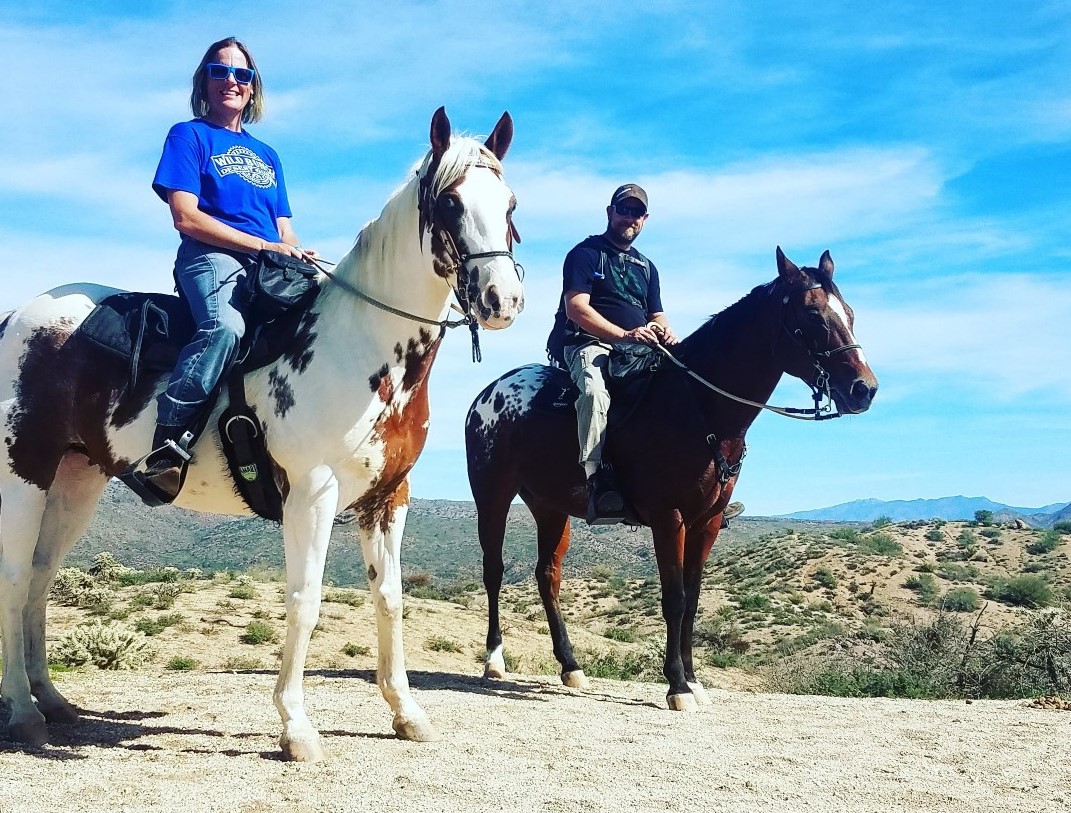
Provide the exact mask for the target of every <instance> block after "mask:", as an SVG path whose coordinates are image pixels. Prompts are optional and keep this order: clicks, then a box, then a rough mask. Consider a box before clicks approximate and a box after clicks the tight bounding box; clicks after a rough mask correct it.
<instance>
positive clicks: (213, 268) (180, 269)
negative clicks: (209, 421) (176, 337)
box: [156, 237, 249, 428]
mask: <svg viewBox="0 0 1071 813" xmlns="http://www.w3.org/2000/svg"><path fill="white" fill-rule="evenodd" d="M248 259H249V258H248V257H247V256H246V255H243V254H239V253H236V252H229V251H224V250H223V249H220V248H216V247H215V246H210V245H208V244H207V243H202V242H199V241H197V240H191V239H190V238H188V237H187V238H184V239H183V240H182V244H181V245H180V246H179V251H178V257H177V258H176V259H175V282H176V284H177V285H178V288H179V290H180V291H181V292H182V294H183V295H184V296H185V297H186V301H187V302H188V303H189V306H190V313H191V314H192V315H193V323H194V326H195V328H196V331H195V332H194V334H193V339H192V340H191V341H190V343H189V344H187V345H186V346H185V347H184V348H183V350H182V352H181V353H180V354H179V357H178V361H177V362H176V363H175V370H174V372H173V373H172V374H171V381H170V383H169V384H168V385H167V389H166V390H165V391H164V392H163V393H161V394H160V396H159V397H158V398H157V399H156V402H157V405H158V407H159V412H158V415H157V423H158V424H159V425H160V426H162V427H163V426H166V427H176V428H179V427H186V426H187V425H189V424H190V423H191V422H192V421H193V420H194V419H195V418H196V417H197V416H198V414H199V413H200V411H201V409H202V407H204V405H205V403H206V402H207V401H208V398H209V396H210V395H211V393H212V391H213V390H214V389H215V387H216V384H217V383H218V382H219V380H220V378H222V377H223V375H224V374H225V373H226V372H227V370H229V369H230V366H231V364H232V362H233V361H234V359H235V358H236V357H237V355H238V345H239V344H240V342H241V340H242V336H243V334H244V333H245V318H244V317H243V316H242V312H241V310H239V307H240V302H239V299H238V293H237V288H238V283H239V282H240V281H241V280H242V279H243V278H244V277H245V274H246V270H245V266H244V265H243V264H242V262H243V260H246V261H247V260H248Z"/></svg>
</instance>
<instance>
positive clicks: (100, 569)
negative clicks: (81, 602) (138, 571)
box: [89, 550, 133, 582]
mask: <svg viewBox="0 0 1071 813" xmlns="http://www.w3.org/2000/svg"><path fill="white" fill-rule="evenodd" d="M132 569H133V568H129V567H127V566H126V565H124V564H122V563H121V562H120V561H119V560H118V559H116V558H115V557H114V556H113V555H112V554H111V553H109V552H108V551H106V550H105V551H101V552H100V553H98V554H97V555H96V556H94V557H93V564H92V565H90V567H89V574H90V575H91V576H93V577H95V578H96V579H97V580H98V581H102V582H114V581H118V580H119V578H120V577H122V576H123V575H125V574H127V573H130V572H131V570H132Z"/></svg>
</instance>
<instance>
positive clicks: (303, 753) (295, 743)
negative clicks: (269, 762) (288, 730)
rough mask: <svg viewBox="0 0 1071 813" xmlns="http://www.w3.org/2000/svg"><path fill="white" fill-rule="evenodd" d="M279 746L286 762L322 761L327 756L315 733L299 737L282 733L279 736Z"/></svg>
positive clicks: (318, 736)
mask: <svg viewBox="0 0 1071 813" xmlns="http://www.w3.org/2000/svg"><path fill="white" fill-rule="evenodd" d="M279 747H280V748H282V749H283V759H285V760H286V761H287V762H322V761H323V760H324V759H326V758H327V755H326V754H325V753H324V749H323V746H322V745H320V735H319V734H315V733H314V734H312V735H311V736H310V735H304V736H300V737H298V736H295V737H288V736H287V735H286V734H283V736H281V737H280V738H279Z"/></svg>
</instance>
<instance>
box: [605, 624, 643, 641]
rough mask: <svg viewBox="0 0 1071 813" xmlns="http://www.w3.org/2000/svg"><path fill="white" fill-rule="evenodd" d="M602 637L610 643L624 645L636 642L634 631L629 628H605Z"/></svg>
mask: <svg viewBox="0 0 1071 813" xmlns="http://www.w3.org/2000/svg"><path fill="white" fill-rule="evenodd" d="M602 635H603V637H604V638H609V639H610V640H611V641H623V642H624V643H626V644H631V643H635V641H636V630H634V629H632V628H631V627H607V628H606V629H605V630H604V631H603V633H602Z"/></svg>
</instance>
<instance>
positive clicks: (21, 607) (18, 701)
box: [0, 474, 48, 746]
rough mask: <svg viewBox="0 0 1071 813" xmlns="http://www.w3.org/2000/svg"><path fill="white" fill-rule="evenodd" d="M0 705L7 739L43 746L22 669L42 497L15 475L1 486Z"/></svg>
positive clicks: (40, 720)
mask: <svg viewBox="0 0 1071 813" xmlns="http://www.w3.org/2000/svg"><path fill="white" fill-rule="evenodd" d="M0 495H2V504H0V508H2V512H3V513H2V515H0V642H2V649H0V657H2V659H3V660H2V663H3V670H4V671H3V677H2V678H0V700H2V701H3V702H4V703H5V704H6V705H7V706H8V708H9V709H10V710H11V717H10V720H9V723H8V737H9V738H10V739H12V740H14V741H15V742H23V743H27V744H29V745H35V746H36V745H44V744H45V743H46V742H48V727H47V726H46V725H45V717H44V715H43V714H42V713H41V712H40V711H38V709H37V706H36V705H35V704H34V702H33V697H32V694H31V691H30V679H29V675H28V672H27V667H26V648H27V643H28V638H29V637H30V636H28V635H27V631H26V610H27V601H28V598H29V594H30V584H31V582H32V580H33V557H34V548H36V547H37V538H38V535H39V534H40V531H41V518H42V516H43V515H44V512H45V501H46V499H47V494H46V493H45V492H44V491H42V490H41V489H39V488H37V487H36V486H34V485H32V484H31V483H27V482H26V481H24V480H22V479H21V478H18V477H16V476H15V475H14V474H9V475H7V476H6V477H4V479H3V483H2V485H0Z"/></svg>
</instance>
